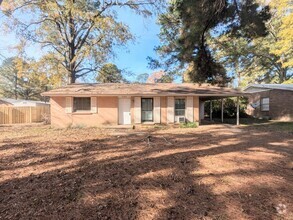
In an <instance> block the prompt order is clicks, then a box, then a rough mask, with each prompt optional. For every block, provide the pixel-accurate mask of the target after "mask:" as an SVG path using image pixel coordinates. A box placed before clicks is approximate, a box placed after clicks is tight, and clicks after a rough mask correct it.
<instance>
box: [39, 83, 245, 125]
mask: <svg viewBox="0 0 293 220" xmlns="http://www.w3.org/2000/svg"><path fill="white" fill-rule="evenodd" d="M42 95H43V96H49V97H50V104H51V124H52V125H53V126H57V127H66V126H69V125H85V126H100V125H131V124H143V123H146V124H160V123H162V124H169V123H170V124H172V123H178V122H183V121H188V122H199V121H200V106H202V105H203V102H204V101H205V100H208V99H209V98H212V99H215V98H221V97H232V96H242V95H243V93H242V92H241V91H239V90H236V89H230V88H226V87H216V86H211V85H207V84H202V85H198V84H191V83H183V84H174V83H157V84H156V83H154V84H152V83H147V84H115V83H105V84H71V85H68V86H65V87H61V88H58V89H54V90H51V91H48V92H45V93H43V94H42Z"/></svg>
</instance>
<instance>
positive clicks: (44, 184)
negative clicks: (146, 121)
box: [0, 125, 293, 220]
mask: <svg viewBox="0 0 293 220" xmlns="http://www.w3.org/2000/svg"><path fill="white" fill-rule="evenodd" d="M292 161H293V134H292V132H291V131H282V132H281V131H277V129H271V128H270V129H268V128H267V127H264V126H260V127H240V128H236V127H234V126H226V125H208V126H202V127H200V128H197V129H178V128H177V129H176V128H169V129H152V130H147V129H143V130H134V131H133V130H125V129H123V130H119V129H118V130H117V129H116V130H115V129H114V130H103V129H97V128H88V129H68V130H56V129H51V128H50V127H49V126H33V127H0V219H146V220H149V219H293V209H292V205H293V164H292Z"/></svg>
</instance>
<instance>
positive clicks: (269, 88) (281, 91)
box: [244, 84, 293, 121]
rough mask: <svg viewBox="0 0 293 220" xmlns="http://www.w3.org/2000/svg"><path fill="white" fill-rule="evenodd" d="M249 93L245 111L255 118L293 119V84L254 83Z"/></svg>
mask: <svg viewBox="0 0 293 220" xmlns="http://www.w3.org/2000/svg"><path fill="white" fill-rule="evenodd" d="M244 92H246V93H249V94H250V96H249V105H248V107H247V113H248V114H249V115H251V116H253V117H256V118H268V119H275V120H284V121H292V120H293V84H254V85H250V86H248V87H246V88H245V89H244Z"/></svg>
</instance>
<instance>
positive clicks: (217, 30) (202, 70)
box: [151, 0, 270, 85]
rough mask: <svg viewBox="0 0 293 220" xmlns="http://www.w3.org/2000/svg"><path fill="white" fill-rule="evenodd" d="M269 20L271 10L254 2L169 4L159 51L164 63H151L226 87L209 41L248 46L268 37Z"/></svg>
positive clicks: (175, 0)
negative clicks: (236, 40) (234, 40)
mask: <svg viewBox="0 0 293 220" xmlns="http://www.w3.org/2000/svg"><path fill="white" fill-rule="evenodd" d="M269 18H270V13H269V7H267V6H262V5H259V4H258V3H257V2H255V1H253V0H245V1H240V0H239V1H238V0H235V1H226V0H212V1H206V0H199V1H194V0H173V1H170V4H169V7H168V10H167V12H166V13H165V14H163V15H161V16H160V18H159V24H160V25H161V33H160V40H161V42H162V45H160V46H159V47H157V48H156V50H157V52H158V53H159V55H161V58H162V59H163V60H164V62H163V63H160V62H157V61H154V60H151V64H152V65H154V66H155V67H157V66H164V67H165V68H166V69H168V70H169V71H170V72H174V71H175V72H176V71H178V69H183V70H184V72H185V73H186V74H188V78H189V80H191V81H193V82H208V83H213V84H219V85H224V84H226V83H227V82H229V80H230V79H229V78H228V77H227V74H226V69H225V68H224V66H223V65H222V64H221V63H220V62H218V61H217V60H216V59H215V57H214V55H213V54H212V51H211V48H210V45H209V42H208V38H209V37H210V36H221V35H223V34H230V35H231V36H235V37H242V38H244V39H245V40H246V41H248V42H249V41H251V39H253V38H257V37H263V36H266V34H267V30H266V26H265V22H266V21H267V20H268V19H269ZM172 68H173V69H172Z"/></svg>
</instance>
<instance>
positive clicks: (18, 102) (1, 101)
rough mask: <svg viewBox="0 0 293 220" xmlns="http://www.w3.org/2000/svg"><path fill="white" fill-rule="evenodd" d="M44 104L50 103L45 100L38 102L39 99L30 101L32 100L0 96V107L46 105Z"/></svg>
mask: <svg viewBox="0 0 293 220" xmlns="http://www.w3.org/2000/svg"><path fill="white" fill-rule="evenodd" d="M46 105H50V104H49V103H45V102H40V101H32V100H23V99H10V98H0V107H1V106H14V107H30V106H31V107H34V106H46Z"/></svg>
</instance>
